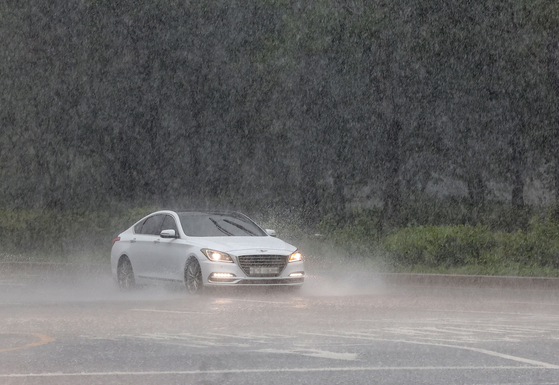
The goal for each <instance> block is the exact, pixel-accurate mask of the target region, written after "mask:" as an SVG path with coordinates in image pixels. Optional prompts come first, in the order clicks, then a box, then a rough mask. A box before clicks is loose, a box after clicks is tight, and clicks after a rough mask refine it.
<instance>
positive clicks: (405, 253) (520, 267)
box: [0, 204, 559, 277]
mask: <svg viewBox="0 0 559 385" xmlns="http://www.w3.org/2000/svg"><path fill="white" fill-rule="evenodd" d="M451 206H452V205H450V204H448V205H446V206H445V205H440V206H439V209H438V210H439V211H441V212H447V213H448V212H454V213H457V212H461V209H460V208H458V207H454V209H453V210H451V209H450V207H451ZM156 209H157V207H142V208H137V209H122V210H120V211H114V212H85V211H82V212H78V211H67V212H57V211H52V210H43V211H37V210H26V211H9V210H0V238H1V239H2V243H1V246H0V260H33V261H42V260H48V261H58V262H106V261H107V260H108V256H109V252H110V247H111V241H112V239H113V238H114V237H115V236H116V235H118V233H119V232H120V231H122V230H124V229H126V228H128V227H129V226H131V225H132V224H133V223H134V222H135V221H136V220H138V219H139V218H141V217H143V216H144V215H146V214H148V213H150V212H152V211H154V210H156ZM502 210H503V207H502V206H500V205H492V206H490V207H489V206H488V207H485V208H484V210H480V211H483V213H484V214H483V216H479V217H477V219H478V221H479V222H478V223H477V224H469V223H462V224H448V223H445V224H441V223H429V222H434V221H433V218H439V219H442V215H443V214H441V213H437V212H436V211H437V210H426V209H425V208H420V207H415V208H414V211H415V212H425V213H429V215H426V216H423V217H422V216H419V215H417V216H415V217H414V218H415V219H416V220H422V221H423V224H408V225H406V226H402V227H399V228H390V229H387V228H383V223H382V222H381V220H380V218H381V215H382V213H381V210H379V209H374V210H356V211H354V212H353V213H352V214H351V215H350V216H348V217H345V218H344V219H343V220H341V219H340V218H337V219H336V218H335V217H334V216H332V215H330V216H326V217H324V218H323V220H322V221H321V223H320V225H319V227H318V231H319V233H317V234H308V233H306V232H305V231H304V230H303V229H302V227H301V226H300V225H298V224H297V222H296V221H292V220H291V221H290V220H289V218H287V217H283V218H281V217H279V216H273V217H262V218H256V219H257V221H258V222H259V223H260V224H261V225H262V226H263V227H264V228H273V229H275V230H276V231H277V232H278V234H279V236H280V237H281V238H282V239H285V240H287V241H290V242H292V243H294V244H296V245H297V246H299V247H300V248H301V249H302V250H303V252H304V253H305V254H306V255H307V258H308V259H309V262H311V263H313V264H315V266H321V267H328V266H329V264H330V263H332V262H334V261H336V260H338V259H339V260H345V261H355V262H359V263H362V262H366V265H367V266H368V268H374V269H377V270H379V271H384V272H412V273H433V274H474V275H516V276H541V277H546V276H551V277H559V222H557V221H556V220H554V219H553V215H551V214H552V212H553V210H550V213H539V215H533V216H532V217H531V219H530V220H528V221H527V222H526V221H525V220H524V217H525V216H526V215H529V214H533V212H531V211H529V210H527V209H526V208H524V209H522V210H516V211H515V210H512V211H514V212H512V211H511V212H509V213H508V217H510V218H512V217H516V218H517V224H516V228H515V229H513V230H510V227H511V226H513V222H514V221H512V220H511V221H504V222H506V223H504V222H503V221H496V220H494V219H495V218H496V217H497V216H498V215H499V214H502V215H504V214H503V213H502ZM504 216H505V217H507V216H506V215H504ZM459 218H462V217H459ZM450 219H451V218H445V220H444V221H442V222H450ZM462 219H464V218H462ZM507 229H509V230H507ZM367 261H368V262H367Z"/></svg>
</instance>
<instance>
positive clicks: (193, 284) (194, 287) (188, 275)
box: [184, 257, 204, 294]
mask: <svg viewBox="0 0 559 385" xmlns="http://www.w3.org/2000/svg"><path fill="white" fill-rule="evenodd" d="M184 283H185V285H186V290H188V292H189V293H191V294H196V293H200V292H201V291H202V290H203V289H204V283H203V282H202V269H201V268H200V263H199V262H198V260H197V259H196V258H194V257H192V258H190V259H189V260H188V262H187V263H186V268H185V270H184Z"/></svg>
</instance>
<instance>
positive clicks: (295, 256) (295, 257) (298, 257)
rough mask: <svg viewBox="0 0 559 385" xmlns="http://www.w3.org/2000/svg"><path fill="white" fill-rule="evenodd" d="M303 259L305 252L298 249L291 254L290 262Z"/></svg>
mask: <svg viewBox="0 0 559 385" xmlns="http://www.w3.org/2000/svg"><path fill="white" fill-rule="evenodd" d="M302 260H303V254H301V253H300V252H298V251H296V252H294V253H293V254H291V255H290V256H289V262H300V261H302Z"/></svg>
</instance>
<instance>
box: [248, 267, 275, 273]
mask: <svg viewBox="0 0 559 385" xmlns="http://www.w3.org/2000/svg"><path fill="white" fill-rule="evenodd" d="M277 273H279V270H278V268H277V267H251V268H250V274H277Z"/></svg>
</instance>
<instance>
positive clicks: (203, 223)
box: [178, 212, 266, 237]
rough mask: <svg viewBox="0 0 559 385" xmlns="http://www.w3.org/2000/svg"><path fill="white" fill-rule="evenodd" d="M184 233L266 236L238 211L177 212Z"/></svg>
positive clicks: (213, 235)
mask: <svg viewBox="0 0 559 385" xmlns="http://www.w3.org/2000/svg"><path fill="white" fill-rule="evenodd" d="M178 215H179V218H180V221H181V225H182V229H183V231H184V233H185V234H186V235H188V236H191V237H223V236H237V237H238V236H259V237H263V236H266V233H265V232H264V231H263V230H262V229H261V228H260V227H258V225H256V223H254V222H253V221H251V220H250V219H248V218H247V217H246V216H244V215H242V214H238V213H199V212H183V213H178Z"/></svg>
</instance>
